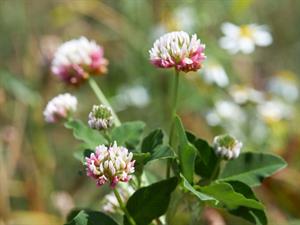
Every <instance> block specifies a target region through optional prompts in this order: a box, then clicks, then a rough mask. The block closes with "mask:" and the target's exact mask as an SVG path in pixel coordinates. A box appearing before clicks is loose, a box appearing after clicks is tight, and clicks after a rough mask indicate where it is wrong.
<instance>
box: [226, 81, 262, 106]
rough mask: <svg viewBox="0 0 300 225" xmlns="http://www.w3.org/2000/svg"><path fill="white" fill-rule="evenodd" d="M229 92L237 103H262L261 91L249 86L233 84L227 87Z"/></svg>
mask: <svg viewBox="0 0 300 225" xmlns="http://www.w3.org/2000/svg"><path fill="white" fill-rule="evenodd" d="M229 94H230V95H231V96H232V98H233V100H234V101H235V102H236V103H237V104H241V105H242V104H246V103H248V102H251V103H262V102H263V101H264V95H263V93H262V92H260V91H257V90H255V89H253V88H251V87H247V86H242V85H234V86H232V87H231V88H230V89H229Z"/></svg>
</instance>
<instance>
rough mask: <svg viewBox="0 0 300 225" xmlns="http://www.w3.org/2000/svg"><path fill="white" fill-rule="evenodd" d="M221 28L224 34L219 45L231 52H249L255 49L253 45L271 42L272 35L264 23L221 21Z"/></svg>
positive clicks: (263, 44) (264, 44)
mask: <svg viewBox="0 0 300 225" xmlns="http://www.w3.org/2000/svg"><path fill="white" fill-rule="evenodd" d="M221 30H222V31H223V33H224V34H225V36H224V37H222V38H221V39H220V46H221V47H222V48H224V49H226V50H228V52H229V53H231V54H236V53H237V52H239V51H241V52H242V53H244V54H250V53H252V52H253V51H254V50H255V45H257V46H268V45H270V44H271V43H272V36H271V34H270V33H269V31H268V27H267V26H265V25H257V24H248V25H242V26H237V25H234V24H232V23H223V24H222V26H221Z"/></svg>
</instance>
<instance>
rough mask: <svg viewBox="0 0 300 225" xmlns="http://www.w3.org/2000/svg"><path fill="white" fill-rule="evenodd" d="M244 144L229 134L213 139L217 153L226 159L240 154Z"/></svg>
mask: <svg viewBox="0 0 300 225" xmlns="http://www.w3.org/2000/svg"><path fill="white" fill-rule="evenodd" d="M242 146H243V143H242V142H240V141H238V140H237V139H235V138H234V137H232V136H230V135H228V134H224V135H219V136H216V137H215V138H214V141H213V147H214V150H215V153H216V155H218V156H219V157H221V158H223V159H226V160H231V159H235V158H237V157H238V156H239V155H240V152H241V148H242Z"/></svg>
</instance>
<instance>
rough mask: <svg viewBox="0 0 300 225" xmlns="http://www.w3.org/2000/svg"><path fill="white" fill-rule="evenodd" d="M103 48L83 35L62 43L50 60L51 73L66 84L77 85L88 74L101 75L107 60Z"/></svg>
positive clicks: (104, 70) (105, 69)
mask: <svg viewBox="0 0 300 225" xmlns="http://www.w3.org/2000/svg"><path fill="white" fill-rule="evenodd" d="M103 54H104V52H103V48H102V47H101V46H99V45H97V44H96V42H95V41H89V40H88V39H87V38H85V37H81V38H79V39H73V40H70V41H67V42H65V43H64V44H62V45H61V46H60V47H59V48H58V49H57V51H56V53H55V55H54V59H53V61H52V67H51V70H52V73H53V74H54V75H56V76H58V77H59V78H60V79H61V80H63V81H64V82H66V83H67V84H72V85H79V84H80V83H82V82H83V81H85V80H86V79H87V78H88V77H89V76H90V75H101V74H104V73H105V72H106V71H107V68H106V67H107V64H108V61H107V60H106V59H105V58H104V56H103Z"/></svg>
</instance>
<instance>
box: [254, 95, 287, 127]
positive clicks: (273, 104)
mask: <svg viewBox="0 0 300 225" xmlns="http://www.w3.org/2000/svg"><path fill="white" fill-rule="evenodd" d="M257 111H258V114H259V116H260V117H261V118H262V120H264V121H265V122H266V123H273V122H278V121H280V120H282V119H290V118H291V117H292V115H293V110H292V108H291V106H290V105H287V104H285V103H283V102H281V101H278V100H270V101H267V102H264V103H263V104H261V105H258V106H257Z"/></svg>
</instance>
